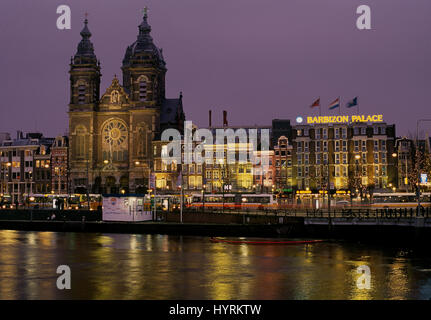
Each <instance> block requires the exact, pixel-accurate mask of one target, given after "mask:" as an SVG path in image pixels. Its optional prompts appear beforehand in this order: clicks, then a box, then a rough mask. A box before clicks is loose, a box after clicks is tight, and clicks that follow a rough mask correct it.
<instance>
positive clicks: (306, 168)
mask: <svg viewBox="0 0 431 320" xmlns="http://www.w3.org/2000/svg"><path fill="white" fill-rule="evenodd" d="M304 169H305V170H304V176H305V177H308V167H305V168H304Z"/></svg>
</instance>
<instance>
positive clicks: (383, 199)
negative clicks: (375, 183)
mask: <svg viewBox="0 0 431 320" xmlns="http://www.w3.org/2000/svg"><path fill="white" fill-rule="evenodd" d="M420 204H421V206H423V207H431V193H430V192H423V193H421V196H420ZM417 205H418V202H417V197H416V193H413V192H403V193H401V192H399V193H395V192H394V193H374V194H373V200H372V203H371V207H372V208H416V207H417Z"/></svg>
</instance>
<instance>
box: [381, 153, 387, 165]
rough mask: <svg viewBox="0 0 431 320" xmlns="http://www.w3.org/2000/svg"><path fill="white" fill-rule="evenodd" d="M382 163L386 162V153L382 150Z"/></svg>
mask: <svg viewBox="0 0 431 320" xmlns="http://www.w3.org/2000/svg"><path fill="white" fill-rule="evenodd" d="M382 163H386V153H384V152H382Z"/></svg>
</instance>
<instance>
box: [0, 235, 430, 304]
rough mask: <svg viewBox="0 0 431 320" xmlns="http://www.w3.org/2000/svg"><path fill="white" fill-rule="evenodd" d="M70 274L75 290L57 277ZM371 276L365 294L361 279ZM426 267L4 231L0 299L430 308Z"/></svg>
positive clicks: (362, 257)
mask: <svg viewBox="0 0 431 320" xmlns="http://www.w3.org/2000/svg"><path fill="white" fill-rule="evenodd" d="M62 264H66V265H68V266H70V268H71V270H72V290H58V289H57V288H56V279H57V276H58V275H57V274H56V269H57V267H58V266H59V265H62ZM362 265H367V266H369V267H370V270H371V289H369V290H367V289H359V288H358V287H357V285H356V282H357V279H358V277H359V276H360V275H359V274H358V273H357V272H356V270H357V268H358V267H359V266H362ZM429 298H431V266H430V259H429V258H423V257H417V256H415V255H414V252H412V251H396V250H390V249H381V248H372V247H365V246H360V245H353V244H342V243H319V244H313V245H295V246H282V245H272V246H271V245H247V244H240V245H231V244H224V243H212V242H210V241H209V239H208V238H206V237H182V236H165V235H128V234H85V233H54V232H21V231H9V230H3V231H0V299H429Z"/></svg>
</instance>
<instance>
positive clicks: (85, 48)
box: [73, 19, 97, 64]
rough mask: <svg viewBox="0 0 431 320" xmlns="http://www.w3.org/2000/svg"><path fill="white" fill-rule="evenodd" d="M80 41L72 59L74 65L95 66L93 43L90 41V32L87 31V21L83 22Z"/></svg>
mask: <svg viewBox="0 0 431 320" xmlns="http://www.w3.org/2000/svg"><path fill="white" fill-rule="evenodd" d="M81 37H82V39H81V41H80V42H79V44H78V50H77V52H76V54H75V57H74V58H73V63H74V64H96V63H97V58H96V55H95V54H94V47H93V43H92V42H91V41H90V38H91V32H90V30H89V29H88V20H87V19H85V20H84V28H83V29H82V31H81Z"/></svg>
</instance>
